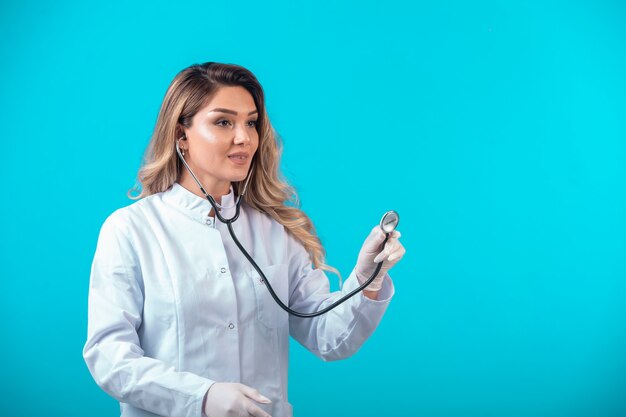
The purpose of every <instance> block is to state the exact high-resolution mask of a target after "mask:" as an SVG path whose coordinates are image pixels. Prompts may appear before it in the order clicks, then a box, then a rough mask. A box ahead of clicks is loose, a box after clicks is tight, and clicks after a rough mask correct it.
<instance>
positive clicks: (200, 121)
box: [180, 86, 259, 196]
mask: <svg viewBox="0 0 626 417" xmlns="http://www.w3.org/2000/svg"><path fill="white" fill-rule="evenodd" d="M257 119H258V113H257V108H256V105H255V103H254V99H253V98H252V95H251V94H250V93H249V92H248V91H247V90H246V89H245V88H243V87H239V86H237V87H221V88H220V89H219V90H218V91H217V93H216V94H215V95H214V97H213V99H212V100H211V101H210V102H209V104H208V105H207V106H205V107H204V108H201V109H200V110H199V111H198V112H197V113H196V114H195V116H194V117H193V119H192V125H191V128H188V129H187V128H184V131H185V135H186V137H187V139H186V140H181V141H180V147H181V148H182V149H184V150H185V160H186V161H187V163H188V164H189V166H190V168H191V169H192V170H193V172H194V174H195V175H196V176H197V177H198V179H199V180H200V182H201V183H202V185H203V186H204V187H205V189H206V191H207V192H208V193H209V194H212V195H214V196H221V195H226V194H228V191H229V187H230V184H231V182H236V181H242V180H244V179H245V178H246V176H247V175H248V170H249V169H250V163H251V161H252V157H253V156H254V154H255V153H256V150H257V148H258V146H259V135H258V133H257V130H256V125H257ZM182 172H183V178H182V179H181V184H182V185H185V183H188V184H190V185H191V186H192V187H193V188H198V186H197V184H195V181H194V180H193V178H192V177H191V175H190V174H189V172H188V171H187V169H185V168H184V167H183V171H182Z"/></svg>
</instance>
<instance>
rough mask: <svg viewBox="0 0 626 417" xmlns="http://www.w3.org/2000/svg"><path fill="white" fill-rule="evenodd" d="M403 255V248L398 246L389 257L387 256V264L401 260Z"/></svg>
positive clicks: (404, 251)
mask: <svg viewBox="0 0 626 417" xmlns="http://www.w3.org/2000/svg"><path fill="white" fill-rule="evenodd" d="M405 253H406V250H405V249H404V247H403V246H400V247H399V248H398V249H397V250H395V251H394V252H393V253H392V254H391V255H389V258H387V260H388V261H389V262H391V261H395V260H399V259H401V258H402V257H403V256H404V254H405Z"/></svg>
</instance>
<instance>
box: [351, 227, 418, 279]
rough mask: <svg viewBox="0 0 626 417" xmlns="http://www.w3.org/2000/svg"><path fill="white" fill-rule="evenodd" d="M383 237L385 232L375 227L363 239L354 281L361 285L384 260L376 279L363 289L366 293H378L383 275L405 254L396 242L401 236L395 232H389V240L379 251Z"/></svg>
mask: <svg viewBox="0 0 626 417" xmlns="http://www.w3.org/2000/svg"><path fill="white" fill-rule="evenodd" d="M385 236H386V235H385V232H383V231H382V230H381V229H380V226H378V225H377V226H375V227H374V228H373V229H372V231H371V232H370V234H369V236H368V237H367V238H366V239H365V242H364V243H363V246H362V247H361V251H360V252H359V258H358V259H357V261H356V268H355V273H356V279H357V280H358V281H359V284H361V285H363V283H365V282H366V281H367V280H368V279H369V278H370V277H371V276H372V274H373V273H374V271H375V270H376V266H377V263H378V262H380V261H383V260H384V261H383V265H382V267H381V268H380V271H379V272H378V275H376V278H374V280H373V281H372V282H371V283H370V285H368V286H367V287H365V289H366V290H367V291H380V289H381V288H382V286H383V278H384V277H385V274H386V273H387V271H389V270H390V269H391V267H392V266H394V265H395V264H396V263H398V261H399V260H400V259H402V257H403V256H404V253H405V252H406V251H405V249H404V246H402V243H400V241H399V240H398V238H399V237H400V236H401V235H400V232H398V231H397V230H394V231H393V232H391V234H390V235H389V240H387V243H385V247H384V248H383V250H381V248H380V245H381V244H382V243H383V241H384V240H385Z"/></svg>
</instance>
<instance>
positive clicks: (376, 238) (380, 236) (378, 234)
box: [368, 226, 386, 245]
mask: <svg viewBox="0 0 626 417" xmlns="http://www.w3.org/2000/svg"><path fill="white" fill-rule="evenodd" d="M385 237H386V235H385V233H384V232H383V231H382V230H380V227H379V226H374V228H373V229H372V231H371V232H370V235H369V236H368V240H370V241H371V242H372V243H373V244H376V245H377V244H380V243H382V242H383V240H385Z"/></svg>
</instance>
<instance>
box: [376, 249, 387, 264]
mask: <svg viewBox="0 0 626 417" xmlns="http://www.w3.org/2000/svg"><path fill="white" fill-rule="evenodd" d="M386 257H387V254H386V253H385V251H384V250H383V251H380V253H379V254H378V255H376V257H375V258H374V262H375V263H378V262H381V261H382V260H383V259H385V258H386Z"/></svg>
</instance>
